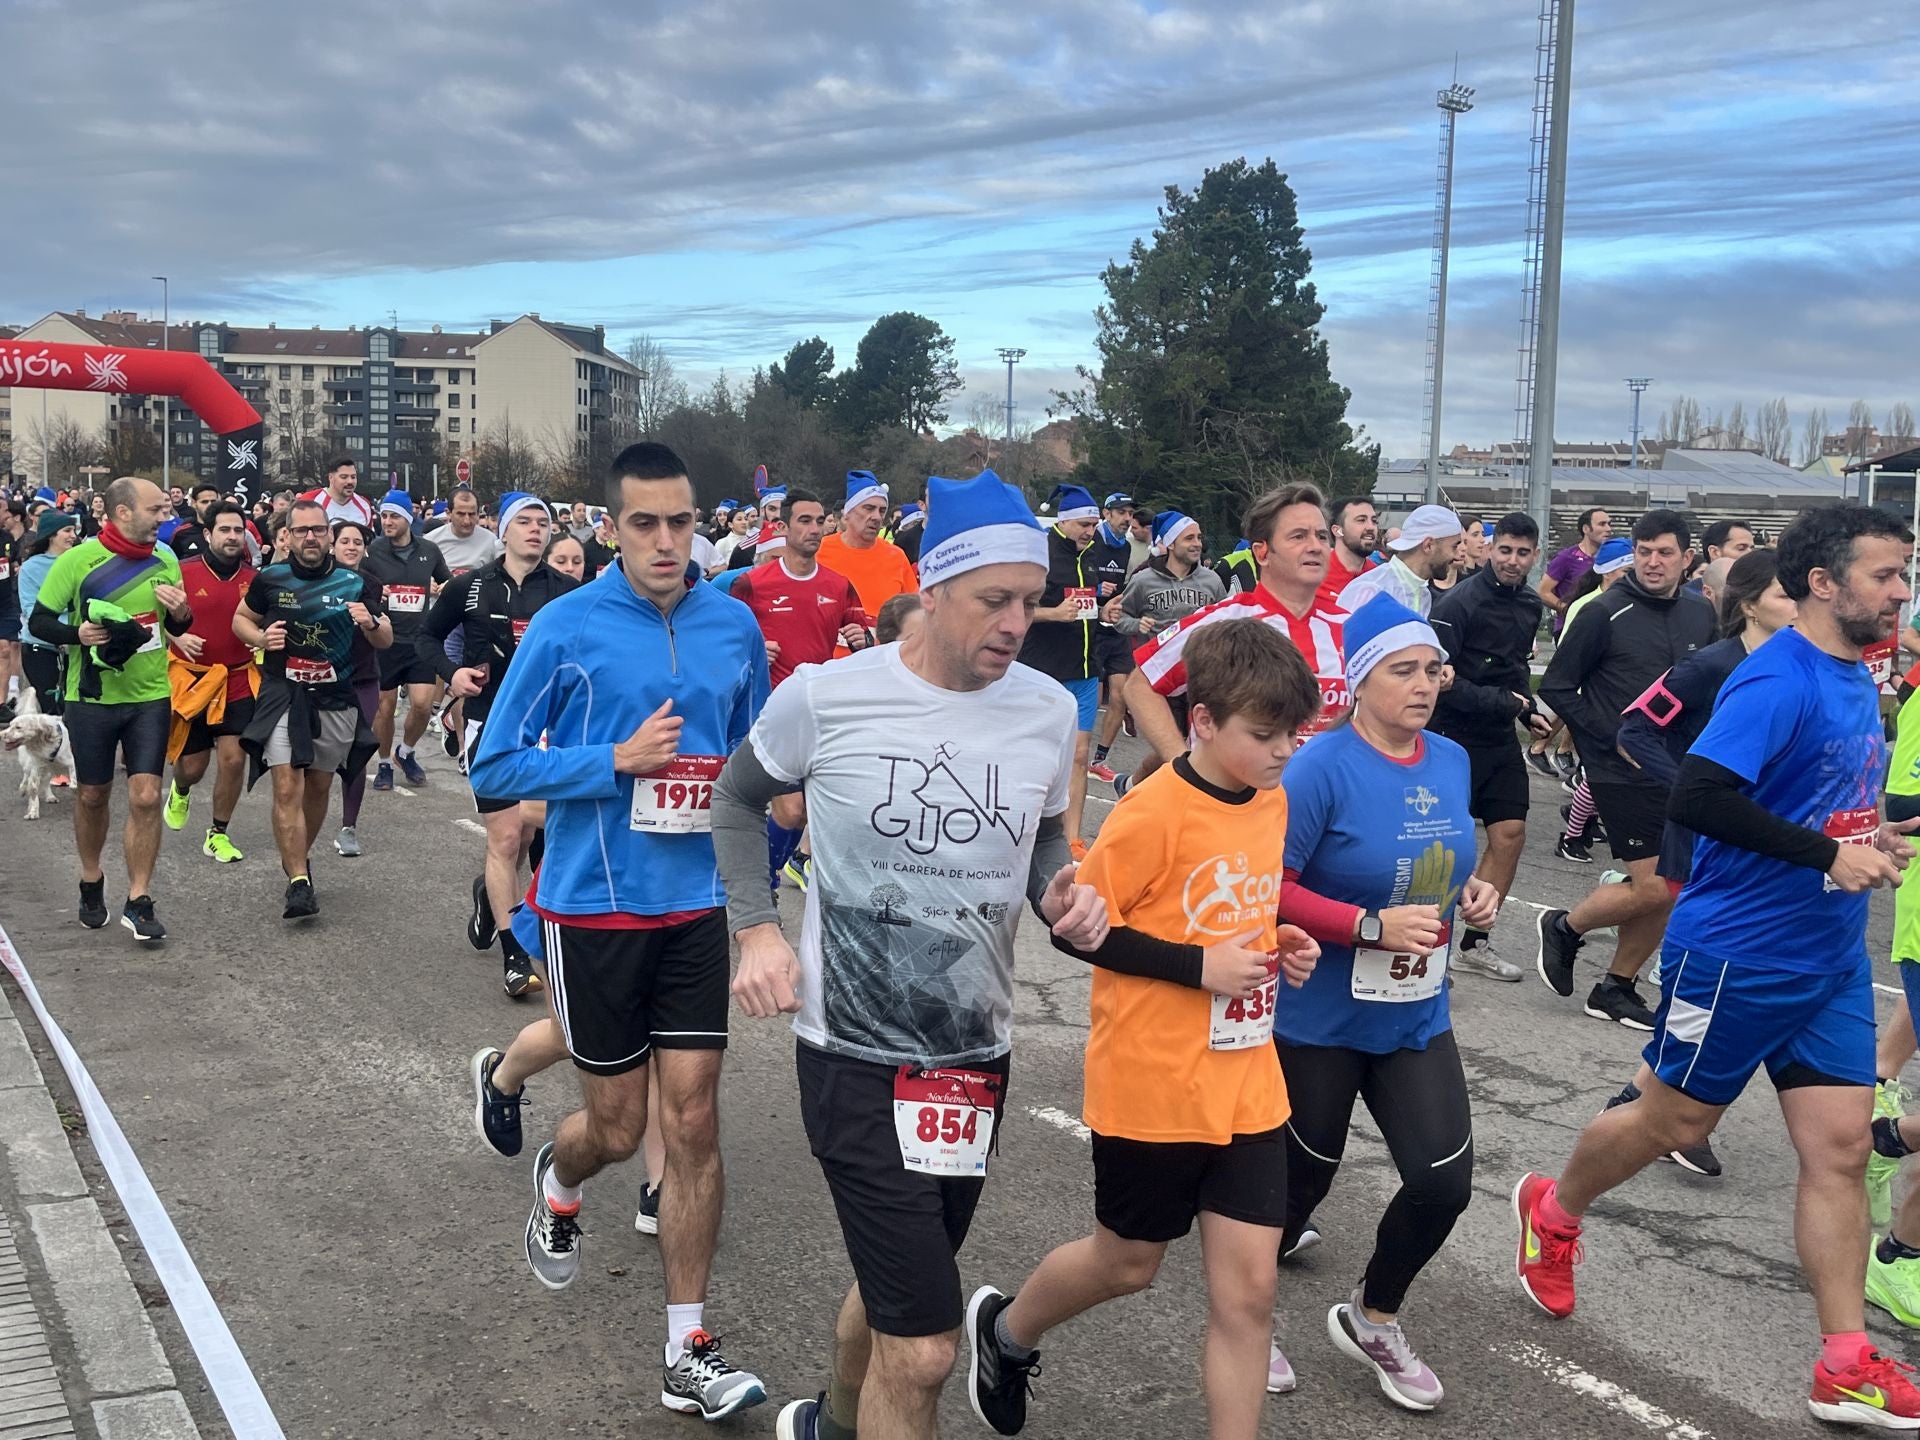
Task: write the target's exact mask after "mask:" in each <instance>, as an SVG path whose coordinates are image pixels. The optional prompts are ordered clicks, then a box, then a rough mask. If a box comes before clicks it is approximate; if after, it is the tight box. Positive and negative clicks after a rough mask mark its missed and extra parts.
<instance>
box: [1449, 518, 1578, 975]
mask: <svg viewBox="0 0 1920 1440" xmlns="http://www.w3.org/2000/svg"><path fill="white" fill-rule="evenodd" d="M1539 544H1540V527H1539V526H1538V525H1536V524H1534V522H1533V517H1532V516H1530V515H1527V514H1524V513H1522V512H1519V511H1516V512H1514V513H1513V514H1511V515H1507V516H1505V517H1503V518H1502V519H1501V521H1500V523H1499V524H1498V525H1497V526H1495V527H1494V535H1493V545H1492V548H1491V551H1490V554H1491V563H1490V564H1488V565H1486V566H1484V567H1482V568H1481V569H1480V570H1478V571H1476V572H1475V573H1474V574H1473V575H1471V576H1469V577H1468V578H1467V579H1466V580H1464V581H1462V582H1461V583H1460V584H1459V585H1457V586H1455V587H1454V588H1453V589H1452V590H1451V591H1449V592H1448V593H1447V594H1446V595H1445V596H1443V597H1442V598H1440V599H1438V600H1436V601H1435V602H1434V606H1433V616H1432V620H1433V630H1434V633H1435V634H1436V635H1438V636H1439V637H1440V642H1441V645H1442V646H1443V647H1444V648H1445V650H1446V659H1447V663H1448V664H1449V665H1451V666H1452V667H1453V673H1454V680H1453V684H1452V685H1450V686H1449V687H1448V688H1447V689H1445V690H1443V691H1442V692H1441V693H1440V697H1439V701H1438V703H1437V704H1436V705H1435V707H1434V713H1433V730H1434V733H1435V734H1438V735H1444V736H1446V737H1447V738H1448V739H1449V740H1452V741H1453V742H1454V743H1456V744H1457V745H1459V746H1461V747H1462V748H1463V749H1464V750H1465V751H1466V752H1467V761H1468V767H1469V771H1470V776H1469V779H1470V784H1471V787H1472V798H1471V801H1470V803H1469V805H1468V809H1469V810H1470V812H1471V813H1472V815H1473V818H1474V819H1475V820H1477V821H1479V822H1480V823H1481V824H1482V825H1484V826H1485V827H1486V832H1487V841H1486V847H1485V849H1484V850H1483V852H1482V853H1481V855H1480V860H1479V863H1478V864H1476V865H1475V866H1474V870H1473V873H1474V875H1475V877H1476V878H1478V879H1480V880H1484V881H1485V882H1486V883H1487V884H1488V885H1490V886H1492V887H1493V892H1494V894H1495V895H1496V896H1497V897H1498V898H1497V900H1496V902H1495V903H1496V905H1498V904H1504V903H1505V901H1506V898H1507V892H1508V891H1510V890H1512V889H1513V877H1514V874H1515V872H1516V871H1518V869H1519V868H1520V852H1521V851H1522V850H1523V849H1525V848H1526V843H1527V808H1528V805H1529V803H1530V802H1531V799H1532V794H1533V787H1532V785H1531V784H1530V783H1529V782H1528V780H1527V763H1526V761H1525V760H1524V759H1522V758H1521V754H1520V741H1519V739H1518V738H1517V736H1516V734H1515V731H1514V726H1515V725H1516V724H1519V725H1524V726H1525V727H1526V728H1527V729H1528V730H1529V731H1531V732H1532V733H1533V734H1535V735H1544V734H1546V732H1547V730H1548V728H1549V726H1550V722H1549V721H1548V720H1547V718H1546V717H1545V716H1543V715H1542V714H1541V713H1540V710H1539V707H1538V705H1537V704H1536V703H1535V702H1534V698H1533V674H1532V663H1531V662H1532V660H1533V647H1534V642H1535V641H1536V640H1537V639H1538V638H1539V634H1540V619H1541V616H1542V614H1543V613H1544V611H1545V608H1546V607H1545V605H1544V604H1543V603H1542V601H1541V599H1540V597H1539V596H1538V595H1537V594H1535V593H1534V591H1533V590H1531V589H1530V588H1529V587H1528V585H1527V576H1528V574H1529V572H1531V571H1532V569H1533V558H1534V556H1535V555H1536V554H1537V553H1538V552H1539ZM1492 928H1493V927H1492V926H1487V927H1486V928H1484V929H1483V928H1481V927H1479V926H1476V925H1467V926H1465V927H1464V928H1463V929H1462V930H1461V933H1460V945H1459V948H1458V951H1457V953H1456V954H1455V956H1454V961H1453V968H1454V969H1456V970H1459V971H1462V972H1464V973H1470V974H1476V975H1485V976H1488V977H1489V978H1491V979H1495V980H1506V981H1518V980H1519V979H1520V978H1521V976H1522V974H1523V973H1524V972H1523V971H1522V970H1521V969H1520V967H1519V966H1518V965H1515V964H1513V963H1512V962H1510V961H1507V960H1503V959H1501V958H1500V957H1499V956H1498V955H1496V954H1494V953H1493V946H1492V943H1491V940H1492V936H1491V934H1490V931H1491V930H1492Z"/></svg>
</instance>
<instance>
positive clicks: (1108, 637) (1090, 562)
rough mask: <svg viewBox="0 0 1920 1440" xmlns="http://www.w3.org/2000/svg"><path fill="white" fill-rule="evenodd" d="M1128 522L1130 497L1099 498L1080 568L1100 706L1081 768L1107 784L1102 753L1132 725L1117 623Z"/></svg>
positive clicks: (1125, 646) (1128, 650) (1108, 771)
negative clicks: (1087, 590) (1089, 593)
mask: <svg viewBox="0 0 1920 1440" xmlns="http://www.w3.org/2000/svg"><path fill="white" fill-rule="evenodd" d="M1132 525H1133V497H1132V496H1131V495H1123V494H1120V493H1119V492H1117V491H1116V492H1115V493H1114V494H1112V495H1109V496H1107V498H1106V499H1105V500H1103V501H1101V502H1100V523H1099V524H1098V525H1097V526H1095V527H1094V531H1093V542H1092V543H1091V544H1090V545H1088V546H1087V552H1086V568H1087V573H1088V574H1089V575H1091V576H1092V577H1093V586H1094V595H1093V598H1094V603H1095V604H1097V605H1098V606H1099V607H1100V623H1099V624H1098V625H1097V626H1096V627H1095V628H1094V632H1093V657H1094V674H1095V676H1096V677H1097V678H1098V679H1099V681H1100V698H1101V701H1102V703H1103V706H1104V708H1103V710H1102V712H1101V715H1100V727H1099V729H1098V730H1097V731H1096V732H1095V734H1094V737H1093V753H1092V756H1091V758H1090V759H1089V760H1088V762H1087V773H1088V774H1089V775H1091V776H1093V777H1094V779H1096V780H1104V781H1106V782H1107V783H1108V784H1109V785H1111V784H1112V783H1113V780H1114V773H1113V767H1112V766H1110V765H1109V764H1107V752H1108V751H1109V750H1111V749H1113V742H1114V741H1115V740H1116V739H1117V738H1118V737H1119V734H1120V726H1121V724H1122V723H1123V722H1125V723H1126V724H1127V733H1128V734H1132V733H1133V730H1134V726H1133V725H1132V723H1131V722H1130V721H1128V717H1127V702H1126V699H1125V697H1124V695H1123V693H1122V692H1123V691H1124V690H1125V689H1126V684H1127V676H1129V675H1131V674H1132V673H1133V644H1132V643H1131V642H1130V641H1129V640H1128V638H1127V637H1126V635H1124V634H1123V633H1121V631H1120V630H1119V629H1118V628H1117V625H1116V622H1117V621H1118V620H1119V618H1120V599H1121V592H1122V591H1123V590H1124V589H1125V588H1126V584H1127V570H1128V568H1129V567H1130V566H1131V565H1132V563H1133V545H1132V542H1131V541H1129V540H1128V538H1127V533H1128V531H1129V530H1130V529H1131V528H1132Z"/></svg>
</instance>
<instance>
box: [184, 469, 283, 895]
mask: <svg viewBox="0 0 1920 1440" xmlns="http://www.w3.org/2000/svg"><path fill="white" fill-rule="evenodd" d="M200 526H201V540H200V545H199V549H198V551H197V553H196V554H195V555H194V556H193V558H192V559H190V560H187V561H184V562H182V564H181V566H180V586H181V588H182V589H183V590H185V591H186V592H187V600H188V603H189V604H191V605H192V607H193V624H192V625H191V626H190V627H189V628H188V629H187V631H186V632H185V633H184V634H181V635H175V636H173V637H172V639H173V646H172V649H171V651H170V652H169V653H168V656H167V666H168V669H167V678H168V683H169V684H170V686H171V688H172V695H173V703H172V706H171V710H172V717H173V719H172V725H171V729H170V731H169V733H168V736H167V759H168V760H170V761H172V762H173V783H172V784H171V785H170V786H168V787H167V790H168V793H167V806H166V812H165V819H166V823H167V828H168V829H169V830H178V829H180V828H181V827H182V826H184V825H185V824H186V823H187V815H188V812H189V809H190V807H191V805H192V799H191V794H192V791H193V787H194V786H195V785H197V784H199V783H200V781H201V779H202V777H204V776H205V775H206V773H207V763H208V761H209V760H210V759H212V758H213V757H214V755H215V752H216V751H217V752H218V758H219V762H220V769H219V772H218V773H217V774H216V775H215V776H214V779H213V818H212V820H211V821H210V822H209V823H208V825H207V834H206V838H205V839H204V840H202V841H201V842H200V853H201V854H203V855H205V856H206V857H207V858H208V859H210V860H217V861H218V862H220V863H221V864H223V865H230V864H232V863H233V862H234V861H236V860H241V859H244V858H246V857H245V856H243V855H242V854H241V853H240V851H239V849H238V847H236V846H235V845H234V843H233V841H232V840H231V839H230V838H229V837H228V835H227V826H228V825H229V824H231V823H232V821H233V811H234V807H235V806H236V805H238V804H239V803H240V792H241V790H242V788H244V786H245V784H246V778H247V756H246V752H245V751H244V750H242V749H241V748H240V737H241V736H242V735H244V734H245V733H246V730H247V725H248V724H249V722H251V721H252V719H253V710H254V697H255V696H257V695H258V694H259V693H260V667H259V665H258V664H256V663H255V661H254V657H253V651H252V650H251V649H250V648H248V647H247V646H246V645H244V644H242V643H241V640H240V637H239V636H238V635H236V634H234V633H233V614H234V611H235V610H236V609H238V608H239V605H240V602H241V600H242V599H244V598H245V597H246V594H247V591H248V589H249V588H250V587H251V586H252V585H253V579H254V576H255V575H257V574H258V573H259V572H258V571H257V570H255V569H254V568H253V566H252V565H251V564H250V563H249V562H248V559H247V517H246V512H245V511H243V510H242V509H241V508H240V507H239V506H238V505H236V504H234V502H233V501H231V500H220V501H216V502H215V503H214V504H212V505H211V506H209V507H208V508H207V511H206V513H205V514H204V515H203V516H202V517H201V521H200Z"/></svg>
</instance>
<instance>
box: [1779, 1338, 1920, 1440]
mask: <svg viewBox="0 0 1920 1440" xmlns="http://www.w3.org/2000/svg"><path fill="white" fill-rule="evenodd" d="M1913 1374H1914V1370H1913V1366H1911V1365H1903V1364H1901V1363H1900V1362H1899V1361H1898V1360H1889V1359H1888V1358H1887V1357H1886V1356H1884V1355H1882V1354H1881V1353H1880V1352H1879V1351H1878V1350H1875V1349H1874V1348H1873V1347H1872V1346H1871V1345H1862V1346H1861V1347H1860V1358H1859V1359H1857V1360H1855V1361H1854V1362H1853V1363H1852V1364H1851V1365H1847V1366H1844V1367H1842V1368H1841V1369H1838V1370H1835V1369H1832V1368H1831V1367H1829V1366H1828V1364H1827V1362H1826V1361H1825V1359H1821V1360H1819V1361H1816V1362H1815V1364H1814V1367H1813V1390H1812V1393H1810V1394H1809V1395H1808V1396H1807V1408H1808V1409H1809V1410H1811V1411H1812V1412H1813V1413H1814V1417H1815V1418H1816V1419H1819V1420H1833V1421H1837V1422H1838V1423H1840V1424H1842V1425H1877V1426H1879V1427H1880V1428H1881V1429H1883V1430H1920V1390H1915V1389H1914V1386H1913Z"/></svg>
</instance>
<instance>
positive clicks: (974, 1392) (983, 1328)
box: [967, 1285, 1040, 1435]
mask: <svg viewBox="0 0 1920 1440" xmlns="http://www.w3.org/2000/svg"><path fill="white" fill-rule="evenodd" d="M1012 1303H1013V1301H1012V1300H1011V1299H1009V1298H1008V1297H1007V1296H1005V1295H1002V1294H1001V1293H1000V1292H999V1291H998V1290H996V1289H994V1288H993V1286H991V1285H982V1286H981V1287H980V1288H979V1289H978V1290H976V1291H974V1292H973V1299H972V1300H971V1301H969V1302H968V1304H967V1350H968V1352H969V1355H970V1358H969V1360H968V1362H967V1399H968V1401H969V1402H970V1403H971V1404H972V1405H973V1413H974V1414H976V1415H978V1416H979V1417H980V1421H981V1423H982V1424H983V1425H986V1426H987V1427H988V1428H989V1429H991V1430H992V1431H993V1432H994V1433H995V1434H997V1435H1018V1434H1019V1433H1020V1431H1021V1430H1022V1429H1023V1428H1024V1427H1025V1425H1026V1423H1027V1395H1028V1392H1029V1391H1030V1390H1031V1388H1032V1382H1033V1377H1034V1376H1036V1375H1038V1374H1039V1373H1040V1352H1039V1351H1038V1350H1036V1351H1034V1352H1033V1353H1032V1354H1031V1355H1029V1356H1028V1357H1027V1358H1026V1359H1025V1360H1015V1359H1012V1358H1011V1357H1009V1356H1008V1355H1007V1354H1005V1353H1004V1352H1003V1351H1002V1350H1001V1348H1000V1336H999V1334H998V1332H997V1331H996V1330H995V1328H994V1327H995V1322H997V1321H998V1320H999V1318H1000V1312H1001V1311H1002V1310H1004V1309H1006V1308H1007V1306H1009V1305H1011V1304H1012Z"/></svg>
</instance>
